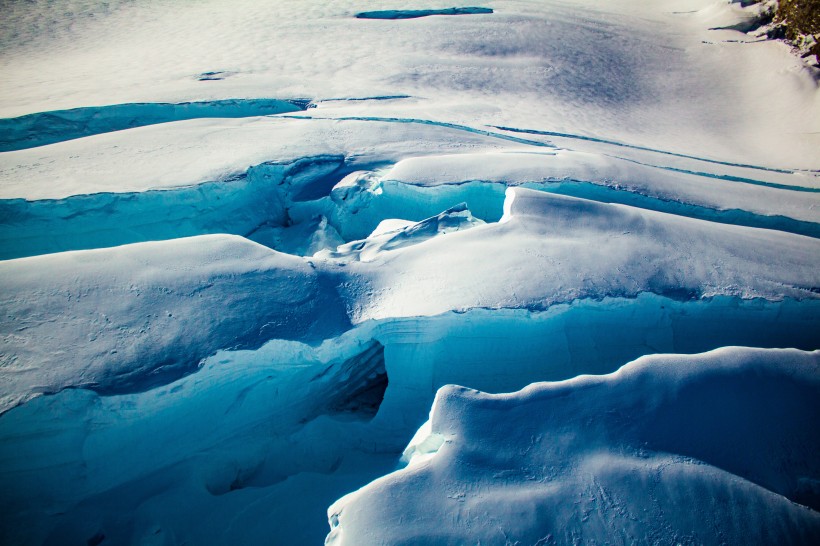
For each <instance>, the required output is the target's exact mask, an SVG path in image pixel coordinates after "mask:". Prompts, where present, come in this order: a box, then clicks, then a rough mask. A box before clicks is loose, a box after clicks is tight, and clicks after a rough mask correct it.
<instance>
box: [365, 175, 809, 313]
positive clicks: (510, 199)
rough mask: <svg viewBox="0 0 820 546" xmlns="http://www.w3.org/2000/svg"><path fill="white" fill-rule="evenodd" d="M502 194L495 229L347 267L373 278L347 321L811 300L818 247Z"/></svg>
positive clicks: (595, 205) (675, 219)
mask: <svg viewBox="0 0 820 546" xmlns="http://www.w3.org/2000/svg"><path fill="white" fill-rule="evenodd" d="M506 196H507V197H506V200H505V202H504V215H503V217H502V219H501V221H500V222H498V223H494V224H486V225H482V226H476V227H474V228H472V229H469V230H464V231H459V232H456V233H452V234H450V235H448V236H447V237H435V238H432V239H430V240H428V241H425V242H424V243H423V244H419V245H414V246H410V247H406V248H401V249H398V250H396V251H395V252H394V253H392V255H391V256H390V257H389V259H388V257H387V256H377V257H375V259H374V260H373V261H372V262H370V263H361V264H360V263H353V264H351V267H354V268H355V270H356V271H360V272H362V274H367V275H368V276H370V277H371V278H372V281H371V282H370V283H369V287H370V289H371V290H372V291H373V297H372V298H371V299H370V300H369V301H362V302H361V304H362V312H361V313H360V314H359V315H357V316H356V317H354V321H361V320H365V319H369V318H384V317H388V316H417V315H435V314H438V313H443V312H446V311H450V310H463V309H470V308H475V307H488V308H527V309H544V308H547V307H549V306H551V305H555V304H557V303H569V302H572V301H574V300H578V299H586V298H591V299H601V298H604V297H626V298H634V297H635V296H637V295H638V294H640V293H643V292H651V293H654V294H658V295H663V296H668V297H672V298H675V299H682V300H688V299H697V298H708V297H713V296H719V295H724V296H735V297H741V298H756V297H760V298H767V299H772V300H781V299H783V298H784V297H790V298H795V299H816V298H818V287H819V286H820V274H818V271H820V258H818V257H820V240H818V239H813V238H810V237H804V236H799V235H793V234H789V233H782V232H777V231H771V230H765V229H755V228H747V227H741V226H731V225H722V224H715V223H712V222H705V221H701V220H695V219H691V218H685V217H680V216H675V215H670V214H663V213H658V212H653V211H647V210H643V209H638V208H634V207H628V206H623V205H612V204H608V203H600V202H595V201H589V200H586V199H578V198H574V197H566V196H562V195H555V194H550V193H545V192H539V191H534V190H529V189H525V188H509V189H507V191H506ZM429 294H436V297H435V298H429V297H428V295H429Z"/></svg>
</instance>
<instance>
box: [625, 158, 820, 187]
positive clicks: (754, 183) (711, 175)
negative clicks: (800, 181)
mask: <svg viewBox="0 0 820 546" xmlns="http://www.w3.org/2000/svg"><path fill="white" fill-rule="evenodd" d="M612 157H616V158H617V159H622V160H624V161H629V162H630V163H636V164H638V165H643V166H645V167H653V168H655V169H662V170H664V171H671V172H675V173H683V174H693V175H695V176H702V177H704V178H713V179H715V180H725V181H727V182H740V183H743V184H750V185H752V186H764V187H766V188H774V189H776V190H786V191H802V192H807V193H820V189H817V188H807V187H805V186H792V185H789V184H778V183H776V182H766V181H764V180H755V179H754V178H746V177H744V176H732V175H730V174H714V173H707V172H703V171H692V170H689V169H680V168H678V167H665V166H663V165H652V164H651V163H642V162H640V161H635V160H634V159H628V158H626V157H618V156H612Z"/></svg>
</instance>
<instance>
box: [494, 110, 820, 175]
mask: <svg viewBox="0 0 820 546" xmlns="http://www.w3.org/2000/svg"><path fill="white" fill-rule="evenodd" d="M491 127H493V128H495V129H499V130H501V131H509V132H511V133H524V134H528V135H543V136H551V137H558V138H571V139H575V140H586V141H588V142H600V143H601V144H610V145H612V146H620V147H621V148H631V149H633V150H643V151H645V152H654V153H657V154H664V155H671V156H674V157H683V158H685V159H694V160H697V161H703V162H705V163H714V164H715V165H726V166H727V167H739V168H743V169H755V170H758V171H767V172H772V173H782V174H793V173H794V172H796V171H803V172H819V171H813V170H805V169H776V168H772V167H762V166H760V165H748V164H745V163H730V162H728V161H719V160H717V159H707V158H705V157H698V156H694V155H686V154H680V153H677V152H670V151H668V150H659V149H657V148H648V147H646V146H638V145H636V144H626V143H624V142H618V141H617V140H609V139H606V138H598V137H591V136H584V135H576V134H572V133H559V132H555V131H540V130H537V129H520V128H518V127H505V126H503V125H491ZM789 188H791V186H789Z"/></svg>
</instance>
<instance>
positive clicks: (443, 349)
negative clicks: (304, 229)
mask: <svg viewBox="0 0 820 546" xmlns="http://www.w3.org/2000/svg"><path fill="white" fill-rule="evenodd" d="M294 263H295V262H294ZM280 267H281V268H282V269H287V268H288V266H287V265H280ZM283 276H284V277H291V278H292V273H291V274H288V272H287V271H285V272H283ZM251 282H252V283H253V282H256V281H253V280H251ZM260 282H262V281H260ZM221 283H223V281H222V280H221V279H216V280H209V281H208V284H207V285H206V286H204V287H200V288H196V289H194V292H193V295H194V296H196V297H199V294H200V293H202V294H205V295H206V296H207V295H208V292H210V291H219V290H220V289H221V288H220V287H219V285H220V284H221ZM246 284H247V283H246ZM314 284H315V283H314ZM248 287H249V291H253V290H254V289H253V284H250V285H248ZM325 288H326V289H328V290H330V291H331V292H332V290H331V289H330V287H328V286H326V287H325ZM101 290H105V288H101ZM132 290H135V291H137V292H149V293H150V292H152V290H151V289H150V288H149V287H146V286H136V285H135V286H132ZM175 292H177V289H176V288H175V287H172V288H171V289H170V293H168V294H167V295H165V294H157V295H155V296H154V298H155V301H147V302H142V303H140V302H134V304H136V307H137V308H138V309H139V310H138V311H137V312H139V313H142V312H143V311H145V312H147V315H148V316H149V320H148V321H146V326H145V327H143V329H141V331H140V332H139V333H138V334H132V336H133V339H132V340H131V341H132V343H135V344H137V345H138V344H139V343H141V339H140V338H142V337H144V336H145V335H147V334H146V332H143V331H142V330H148V331H150V330H151V329H152V327H151V324H152V323H154V322H157V323H163V324H165V326H160V327H161V328H166V329H168V331H169V333H172V334H173V331H174V330H176V329H177V326H176V325H175V324H172V323H171V324H170V327H169V323H168V322H167V321H166V318H165V317H164V316H162V315H163V313H156V312H155V311H156V309H163V310H165V309H172V310H174V312H172V313H171V314H173V315H177V313H176V312H175V309H176V308H177V304H175V303H173V299H174V298H175ZM70 295H71V293H69V296H70ZM257 296H258V294H257ZM82 297H85V298H90V299H92V300H96V299H97V298H96V295H95V294H94V293H92V292H91V291H86V292H85V294H84V296H82ZM137 297H139V296H137ZM260 297H262V298H264V297H266V295H262V296H260ZM319 297H320V298H321V299H322V300H323V301H322V302H317V305H319V306H322V305H325V306H326V304H327V301H328V300H327V295H326V294H319ZM132 299H133V298H132ZM234 299H236V298H234ZM268 303H270V301H269V300H268ZM98 305H99V307H98V308H97V312H99V313H102V315H103V316H105V317H108V318H109V320H108V321H107V322H106V323H105V324H102V325H101V324H99V322H98V321H96V322H95V321H94V320H93V319H89V320H88V324H87V325H86V326H81V327H82V328H84V331H86V332H88V331H90V332H92V334H91V337H92V342H91V343H89V346H88V347H87V348H85V349H84V351H85V352H86V353H89V354H91V355H92V356H91V357H88V356H86V355H85V354H78V355H77V356H76V357H75V358H74V359H73V360H74V361H72V359H70V358H69V359H66V358H65V357H62V359H61V360H60V362H61V364H60V365H61V366H63V369H54V370H51V372H49V373H50V374H51V375H50V376H46V375H42V376H40V377H39V378H36V379H35V381H34V382H33V383H32V385H31V386H30V389H26V390H23V391H18V392H12V391H9V390H7V389H4V390H3V391H2V392H0V402H1V403H0V406H1V407H0V414H2V413H4V412H6V411H8V410H9V409H11V408H13V407H15V406H17V405H20V404H23V403H26V402H27V401H29V400H31V399H32V398H35V397H39V396H54V395H57V394H59V393H60V392H62V391H64V390H66V389H85V390H89V391H92V392H94V393H96V395H97V396H98V397H101V398H106V397H120V396H131V395H135V394H139V393H149V392H157V391H168V390H169V389H170V392H171V393H173V392H176V391H177V390H179V389H177V388H175V385H176V384H179V383H180V382H183V383H184V382H188V381H190V379H188V378H190V377H192V376H194V377H196V376H200V375H207V374H208V373H211V372H208V371H207V370H210V369H212V368H214V369H216V370H219V369H221V368H222V367H223V364H224V361H225V360H226V359H228V360H237V361H238V362H240V363H241V362H244V360H243V359H245V360H248V361H249V362H250V363H252V364H253V365H254V366H263V367H264V366H265V365H270V364H268V363H270V362H279V363H280V364H277V365H287V366H292V367H296V368H298V367H301V366H304V365H305V363H306V362H307V363H315V362H320V361H322V362H324V361H330V360H332V359H334V358H337V357H338V355H339V354H348V353H350V354H353V353H352V352H355V347H356V346H360V345H367V344H372V343H373V342H378V343H379V344H380V345H382V346H384V347H387V348H388V349H389V350H388V356H386V357H385V358H386V359H387V362H386V368H387V370H388V374H389V375H390V387H388V389H389V390H388V391H387V394H386V395H385V402H384V404H385V408H386V410H385V411H397V412H405V413H406V412H407V411H409V408H410V407H416V408H418V407H419V405H426V404H429V402H430V397H432V395H433V394H434V392H435V389H437V388H439V387H441V386H442V385H444V384H446V383H460V384H466V385H469V386H471V387H473V388H480V389H484V390H491V391H492V392H501V391H505V390H511V389H513V390H514V389H518V388H522V387H523V386H525V385H527V384H529V383H531V382H533V381H545V380H563V379H568V378H570V377H574V376H577V375H579V374H591V373H597V374H600V373H609V372H612V371H614V370H616V369H617V368H618V367H619V366H621V365H623V364H624V363H626V362H629V361H630V360H633V359H635V358H638V357H640V356H642V355H645V354H651V353H657V352H686V353H692V352H699V351H704V350H708V349H711V348H713V347H717V346H721V345H726V344H745V345H754V346H758V347H781V346H790V347H796V348H799V349H805V350H811V349H817V348H818V345H817V340H816V336H815V335H814V334H815V332H816V331H817V329H818V328H820V313H818V310H820V301H818V300H795V299H792V298H786V299H784V300H782V301H769V300H766V299H763V298H755V299H743V298H739V297H733V296H718V297H714V298H705V299H683V298H677V297H675V295H674V294H666V295H663V294H655V293H652V292H643V293H640V294H637V295H635V296H632V297H609V296H603V297H587V298H579V299H576V300H572V301H569V302H566V303H556V304H553V305H551V306H549V307H544V308H498V307H496V308H485V307H472V308H468V309H462V310H450V311H446V312H443V313H440V314H438V315H430V316H397V317H390V318H384V319H373V320H367V321H364V322H361V323H357V324H352V325H350V324H348V325H339V326H338V328H337V331H335V332H334V335H333V336H329V337H325V338H320V339H318V340H316V339H311V338H310V337H309V336H308V337H302V335H301V334H298V333H297V335H295V336H288V337H276V336H274V337H271V338H268V339H265V338H260V339H259V340H257V341H256V342H255V343H253V344H251V345H246V344H243V343H239V342H238V341H237V340H236V339H233V338H231V337H230V336H231V335H233V334H232V333H231V332H232V331H228V332H227V333H226V332H225V331H223V330H231V328H230V325H228V327H227V328H223V326H225V323H227V322H228V321H229V320H231V319H230V318H229V317H226V316H223V317H222V319H221V320H222V321H223V325H222V326H220V330H219V331H211V332H207V331H206V332H203V333H202V335H200V336H199V338H198V339H195V340H193V343H192V342H191V340H188V339H180V338H175V337H173V335H171V336H169V339H161V340H160V343H159V345H158V346H157V348H156V349H157V350H155V351H154V352H153V353H152V358H148V357H143V358H142V360H141V361H140V362H138V363H136V362H130V363H129V361H128V360H127V359H128V355H127V354H124V355H123V353H125V351H123V350H120V351H117V350H114V351H108V349H107V348H108V347H109V346H110V345H111V342H112V341H113V342H114V343H118V342H119V341H121V340H118V339H113V340H112V339H111V338H112V337H116V336H112V331H114V330H123V329H127V330H130V329H131V327H130V325H128V324H123V323H122V322H121V320H120V319H119V318H118V317H117V316H116V310H113V311H112V309H111V308H110V307H111V305H112V302H108V303H106V304H101V305H100V304H98ZM296 305H305V303H304V302H303V303H301V304H300V303H297V304H296ZM194 307H195V306H194ZM325 308H326V307H325ZM81 311H82V308H81V307H79V306H78V313H80V312H81ZM201 311H202V312H203V313H208V312H213V310H211V311H209V310H208V309H202V310H201ZM325 312H327V311H325ZM246 313H247V314H248V315H250V316H248V317H247V318H246V321H248V322H252V323H255V324H262V323H266V324H270V323H271V322H277V323H280V324H279V325H280V326H284V327H287V325H283V324H281V323H282V321H283V320H290V319H291V318H292V317H290V316H289V315H288V314H287V313H284V312H282V309H281V308H278V309H276V310H274V313H273V314H270V313H269V314H268V315H255V313H257V309H256V308H250V307H248V308H247V309H246ZM277 313H278V314H277ZM60 315H61V316H71V315H70V314H69V313H66V312H61V313H60ZM223 315H224V313H223ZM21 318H22V319H24V320H25V319H27V317H26V316H25V315H23V316H22V317H21ZM169 318H170V315H169ZM70 320H71V321H76V320H77V319H76V318H71V319H70ZM175 320H177V321H178V320H180V319H179V318H177V319H175ZM266 321H268V322H266ZM25 322H30V321H28V320H25ZM200 324H205V325H207V324H208V323H207V322H206V321H205V320H204V318H202V319H201V320H200ZM727 324H731V325H733V326H731V327H729V326H727ZM61 328H62V327H61ZM61 328H57V329H54V328H53V327H52V331H51V334H50V335H53V334H54V333H55V332H56V333H57V337H60V338H64V337H67V336H63V335H61V332H60V330H61ZM262 329H263V330H264V329H265V328H264V326H263V328H262ZM3 330H5V328H3ZM590 331H594V332H598V334H597V335H596V337H595V340H594V343H593V342H592V341H591V340H590V338H589V336H588V335H587V334H584V332H590ZM260 332H261V331H260ZM270 332H271V333H274V334H275V330H270ZM217 334H218V335H217ZM27 335H28V334H26V333H18V334H17V337H20V339H22V338H23V337H26V336H27ZM208 335H210V337H211V338H214V337H215V338H216V342H217V343H216V344H214V343H211V341H213V340H212V339H210V338H209V339H208V342H207V343H202V341H203V339H200V338H203V336H208ZM30 341H31V342H41V343H42V344H43V345H44V347H43V350H44V351H46V352H48V351H49V350H50V349H52V347H51V346H50V344H51V343H53V341H51V339H46V338H44V339H41V340H38V339H37V337H31V338H30ZM7 343H9V345H10V347H9V351H8V354H9V355H12V356H14V355H18V356H19V357H20V358H21V359H26V358H28V357H27V356H26V355H25V353H24V352H23V351H20V352H17V353H15V351H14V348H15V344H16V341H14V340H9V341H8V342H7ZM95 344H99V345H101V346H102V347H103V348H104V351H103V352H105V353H106V354H104V357H105V359H104V360H101V361H99V362H98V363H97V364H94V363H93V361H92V359H94V358H96V356H97V354H98V353H100V348H96V349H95V347H94V345H95ZM311 347H313V348H311ZM422 347H423V348H422ZM21 348H22V347H21ZM294 348H295V349H294ZM296 349H298V350H296ZM342 349H344V350H342ZM351 351H352V352H351ZM408 351H409V352H408ZM425 351H426V353H425ZM499 351H500V352H499ZM80 352H81V353H82V352H83V351H80ZM52 353H59V351H58V350H57V349H55V350H53V351H52ZM182 353H188V356H189V357H190V358H191V360H190V362H189V364H188V365H185V366H180V365H179V364H178V363H174V362H173V361H172V359H171V358H169V355H176V354H182ZM422 353H424V354H426V355H427V356H425V359H426V360H429V361H430V362H431V364H430V365H429V366H424V367H419V366H417V365H416V364H415V362H417V361H418V360H419V358H420V356H419V355H420V354H422ZM428 353H429V354H428ZM499 354H503V355H504V360H505V362H506V364H505V369H504V370H503V371H499V370H498V369H497V367H496V359H497V358H498V356H499ZM545 354H549V355H550V362H548V363H544V362H543V356H544V355H545ZM121 355H122V357H121ZM243 355H244V356H243ZM447 355H449V358H445V357H446V356H447ZM345 358H347V357H345ZM53 359H54V357H53V356H52V357H51V360H53ZM48 360H49V359H46V361H48ZM23 364H25V362H23ZM89 364H90V365H89ZM243 365H244V364H243ZM55 367H56V365H55ZM12 373H13V370H3V369H2V368H0V377H2V376H3V375H6V374H12ZM216 373H223V372H218V371H217V372H216ZM231 373H241V370H233V371H231ZM60 374H63V379H62V380H60V379H59V378H60ZM7 377H13V375H8V376H7ZM16 380H17V378H15V381H16ZM193 380H194V381H199V380H198V379H196V378H195V379H193ZM206 381H207V380H206ZM420 383H421V384H426V385H430V388H431V389H432V390H430V391H429V392H426V393H425V392H418V391H414V389H417V387H414V385H418V384H420ZM18 387H19V384H18ZM184 396H187V395H184ZM169 403H170V402H169ZM401 408H404V409H401ZM421 416H422V413H419V417H421Z"/></svg>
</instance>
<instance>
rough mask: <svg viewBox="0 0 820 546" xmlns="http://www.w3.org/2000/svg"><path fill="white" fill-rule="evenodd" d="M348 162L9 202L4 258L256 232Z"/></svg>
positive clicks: (286, 164) (277, 166) (277, 222)
mask: <svg viewBox="0 0 820 546" xmlns="http://www.w3.org/2000/svg"><path fill="white" fill-rule="evenodd" d="M344 164H345V158H344V156H335V155H319V156H310V157H303V158H298V159H295V160H292V161H268V162H264V163H260V164H258V165H254V166H252V167H249V168H248V169H247V170H246V171H245V172H244V173H241V174H235V175H231V176H227V177H225V178H223V179H222V180H217V181H208V182H201V183H198V184H193V185H186V186H181V187H176V188H163V189H158V190H149V191H142V192H126V193H109V192H105V193H96V194H85V195H75V196H71V197H67V198H64V199H53V200H52V199H43V200H36V201H26V200H24V199H3V200H0V260H8V259H14V258H24V257H28V256H37V255H42V254H50V253H55V252H65V251H72V250H88V249H94V248H103V247H113V246H119V245H124V244H131V243H141V242H145V241H152V240H153V241H156V240H167V239H177V238H180V237H190V236H195V235H206V234H215V233H222V234H231V235H243V236H247V237H252V236H254V234H257V233H258V232H259V230H260V229H261V228H263V227H266V226H267V227H269V228H277V227H285V226H287V225H289V224H290V219H289V213H288V207H289V204H290V201H291V200H292V198H293V197H294V196H293V195H292V194H298V193H300V191H303V190H305V189H306V188H309V187H310V185H311V184H312V183H314V182H315V183H321V184H324V185H328V184H331V185H332V183H333V182H334V180H335V178H333V174H334V173H336V172H337V171H339V169H342V170H343V167H344ZM343 174H344V172H342V173H340V174H338V177H341V176H343ZM327 177H331V179H330V182H326V181H324V178H327ZM283 248H285V249H287V250H293V249H292V248H291V247H290V246H284V247H283ZM292 253H293V252H292Z"/></svg>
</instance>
